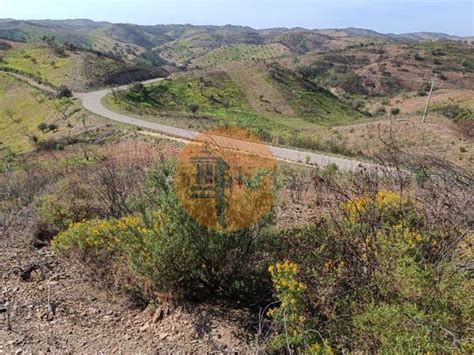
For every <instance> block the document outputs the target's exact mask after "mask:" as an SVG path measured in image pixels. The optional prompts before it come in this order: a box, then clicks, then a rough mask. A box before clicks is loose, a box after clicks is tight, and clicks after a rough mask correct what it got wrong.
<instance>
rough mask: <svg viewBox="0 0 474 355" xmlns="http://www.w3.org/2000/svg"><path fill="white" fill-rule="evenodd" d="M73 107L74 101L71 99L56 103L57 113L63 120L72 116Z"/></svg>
mask: <svg viewBox="0 0 474 355" xmlns="http://www.w3.org/2000/svg"><path fill="white" fill-rule="evenodd" d="M72 105H73V101H72V99H71V98H70V97H63V98H61V99H59V100H55V101H54V109H55V110H56V112H58V113H60V114H61V116H62V118H63V119H67V118H68V117H69V116H71V113H69V112H68V111H69V108H70V107H71V106H72Z"/></svg>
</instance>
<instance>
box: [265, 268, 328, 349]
mask: <svg viewBox="0 0 474 355" xmlns="http://www.w3.org/2000/svg"><path fill="white" fill-rule="evenodd" d="M268 272H269V273H270V276H271V278H272V282H273V288H274V290H275V296H276V297H277V299H278V300H279V301H280V305H279V306H278V307H275V308H272V309H270V310H269V311H268V312H267V315H268V316H269V317H271V318H273V319H275V321H276V322H277V323H279V324H280V325H281V326H282V328H283V329H284V330H283V332H282V333H281V334H280V335H278V336H276V337H275V338H274V339H273V344H274V346H275V347H280V346H282V344H285V343H288V344H290V345H292V346H294V347H296V349H298V350H299V351H300V352H306V353H311V354H329V353H331V352H330V347H329V346H328V345H327V344H323V345H322V346H321V345H319V344H317V343H314V344H312V345H311V346H309V345H308V344H307V343H306V341H307V340H308V339H307V338H308V336H307V334H306V327H305V323H306V319H305V316H304V314H305V295H304V293H305V290H306V285H305V284H304V283H303V282H301V281H298V279H297V275H298V272H299V267H298V265H297V264H296V263H293V262H290V261H288V260H285V261H284V262H278V263H276V264H275V265H270V266H269V268H268ZM309 338H311V336H309ZM318 346H319V347H318Z"/></svg>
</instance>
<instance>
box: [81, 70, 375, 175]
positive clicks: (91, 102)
mask: <svg viewBox="0 0 474 355" xmlns="http://www.w3.org/2000/svg"><path fill="white" fill-rule="evenodd" d="M159 80H163V79H161V78H160V79H152V80H148V81H144V82H142V83H143V84H148V83H152V82H156V81H159ZM125 88H127V85H124V86H120V87H118V88H116V89H119V90H120V89H125ZM111 92H112V89H103V90H99V91H93V92H87V93H75V96H76V97H77V98H79V99H81V100H82V105H83V106H84V108H86V109H87V110H89V111H91V112H93V113H95V114H97V115H99V116H102V117H105V118H108V119H111V120H113V121H116V122H121V123H125V124H130V125H134V126H137V127H140V128H145V129H150V130H153V131H158V132H159V133H161V134H163V135H166V136H171V137H176V138H182V139H185V140H194V139H196V137H197V136H198V135H199V134H200V133H199V132H197V131H193V130H189V129H182V128H177V127H173V126H168V125H163V124H159V123H154V122H149V121H144V120H141V119H138V118H134V117H130V116H127V115H123V114H120V113H118V112H114V111H111V110H109V109H107V108H106V107H104V106H103V104H102V99H103V98H104V97H105V96H106V95H107V94H109V93H111ZM233 145H237V146H239V149H243V150H245V148H244V147H245V146H248V142H243V141H238V140H233ZM267 147H268V148H269V149H270V151H271V152H272V154H273V156H274V157H275V158H276V159H278V160H283V161H289V162H294V163H300V164H301V163H302V164H308V165H315V166H320V167H325V166H328V165H331V164H334V165H336V166H337V167H338V168H339V169H341V170H344V171H352V172H354V171H359V170H360V169H361V168H366V169H369V170H376V165H375V164H371V163H367V162H362V161H358V160H353V159H347V158H342V157H336V156H332V155H325V154H321V153H314V152H308V151H303V150H298V149H291V148H283V147H277V146H272V145H267Z"/></svg>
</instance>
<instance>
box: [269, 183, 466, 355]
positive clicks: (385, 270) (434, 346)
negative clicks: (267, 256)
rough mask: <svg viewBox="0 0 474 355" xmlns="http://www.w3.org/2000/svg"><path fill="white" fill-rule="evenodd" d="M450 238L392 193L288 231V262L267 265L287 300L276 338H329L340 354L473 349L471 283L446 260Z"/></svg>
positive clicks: (300, 345) (284, 236)
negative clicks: (312, 223)
mask: <svg viewBox="0 0 474 355" xmlns="http://www.w3.org/2000/svg"><path fill="white" fill-rule="evenodd" d="M448 234H449V232H448ZM448 234H446V232H445V231H440V230H437V229H436V228H435V229H433V228H432V227H430V226H428V225H427V224H426V222H425V220H424V217H423V215H422V214H420V213H419V212H418V210H417V206H416V204H415V203H413V202H412V201H411V200H410V199H409V198H404V197H401V196H399V195H398V194H396V193H393V192H389V191H381V192H379V193H377V194H375V195H374V196H370V195H363V196H361V197H359V198H356V199H353V200H349V201H348V202H346V203H344V204H343V205H342V206H341V214H340V215H338V216H335V217H333V218H326V219H325V220H323V222H322V223H320V224H319V225H317V226H309V227H306V228H297V229H292V230H287V231H282V232H281V235H280V238H281V239H279V241H280V242H281V243H282V244H283V245H285V246H286V253H285V254H284V255H285V257H286V258H288V259H289V260H292V263H288V262H287V263H280V264H279V265H280V267H279V269H280V270H277V271H275V266H273V267H271V268H270V269H269V271H270V274H271V276H272V280H273V284H274V290H275V296H276V297H277V299H278V300H279V301H280V302H281V303H280V306H279V307H278V308H276V310H272V311H271V312H270V316H272V317H274V318H275V319H276V320H281V316H282V314H285V315H286V325H284V324H283V323H282V322H281V321H279V323H278V324H279V328H278V329H279V331H278V332H277V333H276V334H275V336H274V344H276V345H279V346H280V348H285V347H287V346H288V345H285V344H289V345H290V347H292V348H293V349H309V348H310V346H311V345H312V344H314V343H315V342H316V343H318V344H319V347H320V348H321V346H327V344H328V343H327V341H326V340H330V342H331V348H333V349H334V350H335V351H336V352H344V351H347V350H348V349H350V350H351V351H354V352H362V353H374V352H382V353H426V352H434V353H445V352H453V351H468V349H470V348H469V347H470V346H472V345H470V343H469V333H468V329H469V326H468V324H469V323H470V322H471V314H470V312H469V309H472V305H473V303H472V300H470V299H469V298H470V297H469V296H468V295H469V289H470V287H472V281H471V280H469V275H468V272H467V270H465V269H462V268H460V269H456V268H454V269H453V265H452V264H451V263H450V262H449V261H447V260H445V259H444V258H445V256H442V255H443V254H444V252H441V250H442V247H441V245H445V243H450V242H449V240H452V239H449V238H457V235H456V234H455V233H452V234H449V235H448ZM282 269H284V270H283V271H282ZM287 269H288V270H287ZM293 285H296V288H295V287H294V286H293ZM300 285H303V286H302V287H300ZM283 310H285V313H282V312H283ZM293 319H296V320H299V322H300V323H293ZM288 330H290V331H291V333H288ZM294 330H295V331H294ZM282 339H283V340H284V341H282Z"/></svg>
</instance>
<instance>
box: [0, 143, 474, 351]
mask: <svg viewBox="0 0 474 355" xmlns="http://www.w3.org/2000/svg"><path fill="white" fill-rule="evenodd" d="M88 149H91V150H94V149H95V148H94V149H92V148H88ZM145 152H146V151H145ZM380 162H381V163H384V164H390V166H391V167H390V168H387V170H384V169H382V171H381V172H382V174H379V175H377V174H372V173H370V172H364V171H361V172H360V173H357V174H355V175H349V174H346V173H343V172H339V171H337V169H334V168H331V167H330V168H328V169H326V170H319V169H316V170H307V169H306V168H305V169H296V168H293V167H288V168H284V169H283V168H280V169H279V170H278V171H277V175H276V181H277V182H278V183H277V190H276V191H275V194H276V195H278V194H280V193H283V192H284V191H287V192H290V193H291V194H296V195H295V196H300V197H299V198H297V199H296V201H297V203H301V204H303V203H304V201H303V200H302V196H305V195H307V194H308V193H309V194H311V195H314V196H315V198H316V200H317V201H318V207H317V209H318V210H319V211H320V212H319V213H317V214H316V216H315V217H312V218H310V219H308V220H306V221H304V223H302V224H300V225H281V224H280V223H278V220H279V216H278V214H279V213H282V212H277V211H278V210H279V207H278V206H275V209H274V210H273V211H270V212H269V214H268V215H267V216H266V217H264V218H263V219H262V220H261V221H260V222H259V223H258V224H257V225H254V226H250V227H248V228H244V229H241V230H239V231H236V232H217V231H215V230H212V229H209V228H207V227H204V226H202V225H200V224H198V223H197V222H196V221H195V220H194V219H193V218H191V217H190V216H189V215H188V214H187V213H186V211H185V210H184V209H183V208H182V207H181V206H180V204H179V202H178V200H177V197H176V194H175V191H174V169H175V163H174V161H173V160H169V158H159V157H157V154H150V153H143V152H142V153H141V154H138V155H137V152H134V151H133V149H132V150H131V151H130V150H128V151H127V152H126V153H125V155H124V154H116V153H114V154H112V151H110V153H101V154H97V153H95V154H92V153H91V154H88V155H84V153H81V152H80V151H79V152H77V153H75V155H74V156H71V157H68V158H66V157H65V159H63V160H61V162H60V163H59V164H58V162H56V163H55V164H49V163H48V162H47V161H45V162H43V163H41V162H39V163H33V164H32V163H28V162H27V163H26V164H25V163H20V162H16V163H14V164H13V167H12V168H11V169H9V171H7V172H4V173H3V174H2V175H1V176H0V177H1V180H0V181H1V183H0V188H1V189H0V192H1V194H2V203H1V205H0V207H1V212H0V213H1V214H2V221H3V222H2V223H3V224H2V228H3V229H2V230H3V231H4V232H3V233H4V236H7V235H8V233H9V232H10V231H12V230H13V229H14V228H16V227H15V226H17V224H18V223H21V220H22V218H20V216H21V215H22V213H27V212H26V211H31V209H32V211H33V213H34V214H35V216H36V217H35V218H34V219H35V220H37V224H36V228H37V229H36V231H35V232H34V234H35V235H36V237H37V238H38V239H39V240H43V241H44V240H49V239H51V238H52V242H51V244H52V247H53V249H54V250H55V251H56V252H57V253H58V254H60V255H63V256H67V257H68V258H69V259H70V260H76V261H77V262H80V263H84V265H87V270H88V272H89V273H91V275H95V277H97V278H98V279H100V280H102V282H103V285H104V286H107V287H113V288H115V289H117V290H121V291H122V292H123V293H124V294H126V295H128V296H129V297H130V298H132V299H133V300H135V303H136V304H142V305H146V304H147V303H149V302H156V301H157V300H163V299H167V300H169V299H171V300H172V302H181V301H185V300H188V301H189V300H192V301H194V302H196V301H198V302H210V301H216V300H219V301H221V302H229V301H235V300H239V302H240V303H239V304H241V305H242V306H245V307H249V309H250V310H251V311H252V312H254V314H255V317H256V319H257V318H258V319H259V321H258V324H259V325H258V327H256V328H255V330H254V331H255V332H257V328H258V329H260V330H259V331H258V336H259V337H260V338H261V342H260V343H261V344H264V346H265V348H266V349H267V350H269V351H274V350H277V349H280V350H282V351H283V350H285V349H286V350H287V351H293V350H297V351H299V352H308V353H332V352H343V351H362V352H375V351H381V352H403V353H406V352H408V353H412V352H453V351H460V352H469V351H470V350H471V349H472V343H471V342H470V335H469V325H470V323H471V322H472V313H471V311H470V310H471V309H472V298H471V297H470V290H471V288H472V280H471V278H470V276H469V260H470V258H471V257H472V252H471V250H470V246H469V245H470V244H469V243H471V242H472V240H471V239H472V234H471V233H472V231H471V230H470V226H469V223H470V222H469V221H470V220H471V218H472V215H471V211H472V209H470V208H468V206H472V196H473V194H472V174H471V173H470V172H468V171H463V170H461V169H459V168H456V167H455V166H453V165H451V164H450V163H446V162H443V161H440V160H436V159H433V158H427V157H425V158H423V159H421V160H419V159H418V158H416V157H411V156H407V155H405V154H404V153H403V152H401V151H398V150H396V149H394V148H390V149H389V150H388V151H387V155H386V156H385V157H380ZM394 166H395V167H396V168H395V169H394ZM412 169H414V170H412ZM408 170H411V171H413V173H409V174H407V171H408ZM394 172H395V173H394ZM397 172H398V173H397ZM384 173H386V174H387V175H385V174H384ZM383 176H386V177H383ZM33 186H34V188H33V189H32V187H33ZM446 205H449V206H450V208H449V209H446V208H445V207H444V206H446ZM314 207H316V206H314ZM314 207H312V208H314ZM306 208H309V207H306ZM284 210H285V209H284V208H283V211H284ZM19 211H21V212H19ZM280 211H281V210H280ZM28 213H31V212H28ZM283 213H284V212H283ZM36 243H37V242H36ZM258 314H260V317H258V316H257V315H258ZM262 346H263V345H262Z"/></svg>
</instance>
